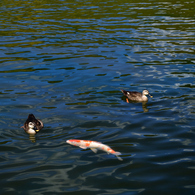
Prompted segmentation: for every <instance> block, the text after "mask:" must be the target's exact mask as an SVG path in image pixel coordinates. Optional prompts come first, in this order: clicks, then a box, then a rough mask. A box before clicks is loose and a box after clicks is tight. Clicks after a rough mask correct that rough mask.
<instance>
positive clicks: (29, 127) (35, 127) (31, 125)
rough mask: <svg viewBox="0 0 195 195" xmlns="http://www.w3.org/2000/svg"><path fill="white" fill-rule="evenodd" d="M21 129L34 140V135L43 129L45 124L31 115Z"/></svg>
mask: <svg viewBox="0 0 195 195" xmlns="http://www.w3.org/2000/svg"><path fill="white" fill-rule="evenodd" d="M21 128H23V129H24V131H25V132H26V133H28V134H29V135H30V139H31V140H32V139H33V138H34V135H35V134H36V133H38V132H39V131H40V130H41V129H42V128H43V122H42V121H41V120H39V119H36V118H35V116H34V115H33V114H29V115H28V118H27V120H26V122H25V123H24V125H23V126H22V127H21ZM34 139H35V138H34ZM34 139H33V140H34ZM33 140H32V141H33Z"/></svg>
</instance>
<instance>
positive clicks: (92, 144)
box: [66, 139, 123, 160]
mask: <svg viewBox="0 0 195 195" xmlns="http://www.w3.org/2000/svg"><path fill="white" fill-rule="evenodd" d="M66 143H68V144H71V145H73V146H79V147H80V148H82V149H87V148H90V149H91V150H92V151H93V152H95V153H96V152H97V150H103V151H105V152H107V153H108V154H114V155H115V156H116V157H117V158H118V159H119V160H123V159H122V158H120V157H119V156H118V155H121V153H120V152H116V151H114V150H113V149H111V148H110V147H109V146H107V145H105V144H102V143H101V142H96V141H90V140H79V139H70V140H67V141H66Z"/></svg>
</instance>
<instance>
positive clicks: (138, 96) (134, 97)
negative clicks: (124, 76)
mask: <svg viewBox="0 0 195 195" xmlns="http://www.w3.org/2000/svg"><path fill="white" fill-rule="evenodd" d="M121 91H122V93H123V94H124V95H125V96H126V97H127V98H128V99H129V100H131V101H136V102H147V101H148V97H147V95H149V96H150V97H151V98H152V96H151V95H150V93H149V91H148V90H146V89H145V90H143V91H142V93H140V92H137V91H125V90H123V89H121Z"/></svg>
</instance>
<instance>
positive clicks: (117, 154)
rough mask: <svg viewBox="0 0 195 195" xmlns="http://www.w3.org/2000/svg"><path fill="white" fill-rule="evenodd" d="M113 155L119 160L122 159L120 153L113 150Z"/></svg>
mask: <svg viewBox="0 0 195 195" xmlns="http://www.w3.org/2000/svg"><path fill="white" fill-rule="evenodd" d="M114 155H115V156H116V157H117V158H118V159H119V160H120V161H123V159H122V158H121V157H119V155H121V153H120V152H115V153H114Z"/></svg>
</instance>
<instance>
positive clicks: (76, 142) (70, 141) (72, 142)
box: [66, 139, 81, 146]
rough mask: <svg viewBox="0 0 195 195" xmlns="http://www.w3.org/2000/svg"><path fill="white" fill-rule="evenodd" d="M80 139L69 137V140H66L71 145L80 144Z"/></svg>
mask: <svg viewBox="0 0 195 195" xmlns="http://www.w3.org/2000/svg"><path fill="white" fill-rule="evenodd" d="M80 142H81V141H80V140H77V139H69V140H67V141H66V143H68V144H71V145H74V146H78V145H80Z"/></svg>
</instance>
